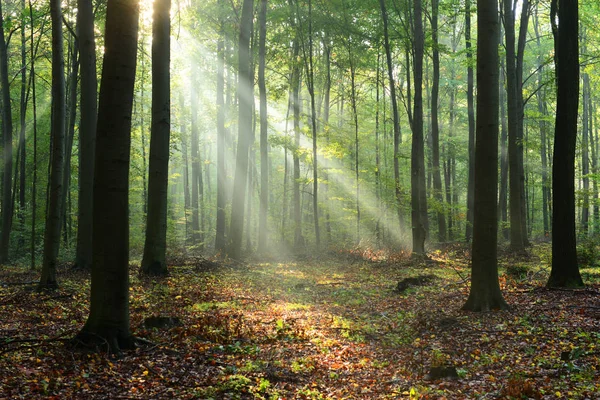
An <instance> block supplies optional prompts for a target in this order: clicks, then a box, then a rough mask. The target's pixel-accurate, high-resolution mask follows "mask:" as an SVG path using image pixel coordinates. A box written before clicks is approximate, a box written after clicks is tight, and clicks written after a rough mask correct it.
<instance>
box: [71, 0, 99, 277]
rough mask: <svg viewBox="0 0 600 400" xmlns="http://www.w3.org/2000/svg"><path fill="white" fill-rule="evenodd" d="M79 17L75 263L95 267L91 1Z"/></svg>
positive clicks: (80, 7) (83, 2)
mask: <svg viewBox="0 0 600 400" xmlns="http://www.w3.org/2000/svg"><path fill="white" fill-rule="evenodd" d="M77 19H78V20H77V26H78V28H79V61H80V63H81V66H80V69H81V82H80V85H81V95H80V96H81V98H80V114H81V116H80V121H79V196H78V202H79V203H78V207H77V208H78V216H77V249H76V251H75V265H76V266H77V267H79V268H82V269H91V267H92V226H93V219H92V210H93V209H92V204H93V190H94V147H95V143H96V123H97V118H98V99H97V96H98V89H97V87H98V78H97V76H96V43H95V38H94V12H93V7H92V1H91V0H79V1H78V3H77Z"/></svg>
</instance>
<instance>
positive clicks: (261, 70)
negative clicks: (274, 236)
mask: <svg viewBox="0 0 600 400" xmlns="http://www.w3.org/2000/svg"><path fill="white" fill-rule="evenodd" d="M258 20H259V39H258V41H259V44H258V54H259V55H258V90H259V96H260V211H259V213H260V216H259V221H258V252H259V253H264V252H266V250H267V238H268V235H267V233H268V226H267V212H268V209H269V143H268V140H269V137H268V132H267V128H268V120H267V86H266V82H265V68H266V65H265V64H266V62H265V58H266V41H267V0H261V1H260V13H259V16H258Z"/></svg>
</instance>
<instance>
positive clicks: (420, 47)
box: [410, 0, 427, 254]
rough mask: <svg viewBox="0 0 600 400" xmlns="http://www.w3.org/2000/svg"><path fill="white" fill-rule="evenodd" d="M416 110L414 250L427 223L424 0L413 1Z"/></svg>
mask: <svg viewBox="0 0 600 400" xmlns="http://www.w3.org/2000/svg"><path fill="white" fill-rule="evenodd" d="M413 5H414V9H413V13H414V21H413V23H414V38H413V40H414V43H413V47H414V68H413V74H414V86H415V95H414V96H415V97H414V111H413V118H412V133H413V137H412V157H411V180H410V182H411V206H412V210H411V220H412V234H413V246H412V251H413V253H414V254H424V253H425V238H426V235H427V230H426V226H427V223H426V221H425V220H424V219H423V215H424V214H425V215H426V213H425V210H427V199H426V197H425V148H424V143H423V52H424V46H425V36H424V34H423V17H422V3H421V0H415V1H414V3H413Z"/></svg>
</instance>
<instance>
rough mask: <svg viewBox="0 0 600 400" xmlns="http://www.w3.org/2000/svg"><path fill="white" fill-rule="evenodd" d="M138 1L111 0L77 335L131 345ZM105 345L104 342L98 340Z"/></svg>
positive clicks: (82, 338)
mask: <svg viewBox="0 0 600 400" xmlns="http://www.w3.org/2000/svg"><path fill="white" fill-rule="evenodd" d="M138 13H139V11H138V2H137V1H135V0H108V6H107V12H106V34H105V52H104V64H103V66H102V82H101V84H100V101H99V106H98V128H97V141H96V158H95V160H96V161H95V169H94V171H95V172H94V201H93V203H94V216H93V219H94V227H93V237H94V243H93V246H94V249H93V261H92V288H91V298H90V314H89V316H88V319H87V322H86V323H85V325H84V327H83V328H82V330H81V331H80V332H79V334H78V335H77V340H79V341H81V342H83V343H86V344H87V343H93V344H99V343H107V344H108V346H109V347H110V350H111V352H116V353H118V352H119V351H120V350H121V349H128V348H132V347H133V345H134V342H133V337H132V334H131V330H130V324H129V218H128V205H129V161H130V143H131V111H132V105H133V88H134V83H135V67H136V55H137V37H138V35H137V32H138ZM98 348H101V346H98Z"/></svg>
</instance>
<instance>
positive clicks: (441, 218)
mask: <svg viewBox="0 0 600 400" xmlns="http://www.w3.org/2000/svg"><path fill="white" fill-rule="evenodd" d="M438 9H439V6H438V0H431V34H432V38H433V82H432V87H431V141H432V149H431V153H432V158H433V160H432V164H433V171H432V172H433V195H434V197H435V199H436V201H437V202H438V203H439V204H438V211H437V222H438V241H440V242H445V241H446V216H445V215H444V212H443V209H442V206H443V204H444V197H443V194H442V175H441V172H440V127H439V121H438V102H439V93H440V50H439V48H438V46H439V44H438Z"/></svg>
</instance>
